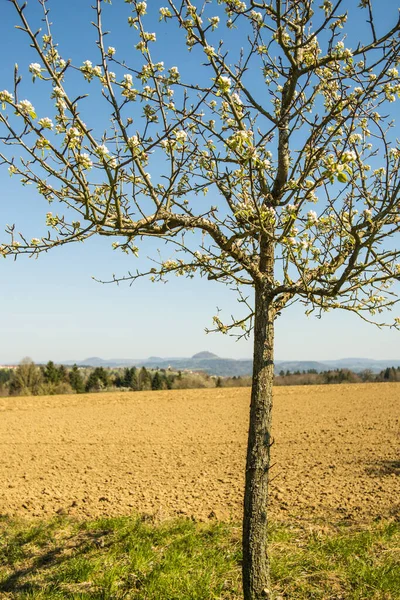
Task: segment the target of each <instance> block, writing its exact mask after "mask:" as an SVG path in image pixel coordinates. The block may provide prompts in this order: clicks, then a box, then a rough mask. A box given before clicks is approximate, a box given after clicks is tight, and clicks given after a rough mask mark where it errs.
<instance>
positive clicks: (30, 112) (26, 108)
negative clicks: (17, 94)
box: [17, 100, 36, 119]
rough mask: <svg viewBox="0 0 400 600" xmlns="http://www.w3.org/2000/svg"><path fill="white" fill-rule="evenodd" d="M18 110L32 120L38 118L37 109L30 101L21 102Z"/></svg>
mask: <svg viewBox="0 0 400 600" xmlns="http://www.w3.org/2000/svg"><path fill="white" fill-rule="evenodd" d="M17 108H19V110H20V111H21V112H22V113H23V114H24V115H26V116H30V117H31V118H32V119H34V118H35V117H36V114H35V109H34V107H33V105H32V104H31V102H29V100H21V102H19V103H18V104H17Z"/></svg>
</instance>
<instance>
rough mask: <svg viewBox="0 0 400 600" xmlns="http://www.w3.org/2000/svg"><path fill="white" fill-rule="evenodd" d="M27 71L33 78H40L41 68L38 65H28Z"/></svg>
mask: <svg viewBox="0 0 400 600" xmlns="http://www.w3.org/2000/svg"><path fill="white" fill-rule="evenodd" d="M29 71H30V72H31V73H32V75H33V78H35V77H40V75H41V73H42V67H41V66H40V65H39V63H31V64H30V65H29Z"/></svg>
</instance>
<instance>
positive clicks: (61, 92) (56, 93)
mask: <svg viewBox="0 0 400 600" xmlns="http://www.w3.org/2000/svg"><path fill="white" fill-rule="evenodd" d="M53 94H54V96H55V97H56V98H64V96H65V92H64V90H63V89H62V88H60V87H58V86H57V85H56V86H55V88H53Z"/></svg>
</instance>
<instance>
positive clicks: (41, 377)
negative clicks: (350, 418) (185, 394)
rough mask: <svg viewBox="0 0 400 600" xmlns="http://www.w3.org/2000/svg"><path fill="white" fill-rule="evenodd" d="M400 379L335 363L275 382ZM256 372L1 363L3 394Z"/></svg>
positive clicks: (147, 387) (177, 383) (177, 382)
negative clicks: (337, 366)
mask: <svg viewBox="0 0 400 600" xmlns="http://www.w3.org/2000/svg"><path fill="white" fill-rule="evenodd" d="M387 381H391V382H396V381H399V382H400V367H387V368H386V369H383V370H382V371H381V372H380V373H377V374H376V373H373V372H372V371H371V370H370V369H366V370H364V371H361V372H360V373H355V372H354V371H351V370H350V369H334V370H329V371H323V372H321V373H319V372H318V371H316V370H315V369H308V370H307V371H306V370H303V371H300V370H297V371H294V372H291V371H289V370H286V371H284V370H281V371H280V372H279V373H278V374H276V375H275V378H274V385H276V386H282V385H325V384H341V383H374V382H375V383H377V382H387ZM250 385H251V376H250V375H248V376H240V375H239V376H233V377H215V376H212V375H209V374H207V373H204V372H190V371H172V370H169V369H168V370H167V369H146V367H141V368H137V367H126V368H119V369H112V368H104V367H78V366H77V365H76V364H75V365H73V366H72V367H66V366H64V365H56V364H55V363H54V362H53V361H51V360H50V361H49V362H48V363H47V364H46V365H36V364H35V363H34V362H33V361H32V360H30V359H24V360H23V361H22V362H21V364H20V365H18V367H17V368H15V369H9V368H2V369H0V396H38V395H43V396H44V395H54V394H73V393H77V394H83V393H91V392H102V391H113V390H114V391H117V390H119V391H134V392H139V391H158V390H172V389H193V388H214V387H217V388H222V387H248V386H250Z"/></svg>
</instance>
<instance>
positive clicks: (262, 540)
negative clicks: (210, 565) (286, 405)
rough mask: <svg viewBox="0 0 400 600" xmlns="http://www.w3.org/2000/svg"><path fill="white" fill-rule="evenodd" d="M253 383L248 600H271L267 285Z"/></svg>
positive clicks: (259, 294) (258, 311) (261, 292)
mask: <svg viewBox="0 0 400 600" xmlns="http://www.w3.org/2000/svg"><path fill="white" fill-rule="evenodd" d="M254 319H255V321H254V356H253V361H254V362H253V382H252V391H251V407H250V425H249V437H248V446H247V463H246V487H245V498H244V515H243V594H244V599H245V600H261V599H263V600H265V599H271V598H272V592H271V582H270V572H269V558H268V552H267V524H268V518H267V507H268V480H269V468H270V448H271V411H272V386H273V378H274V313H273V310H272V307H271V303H270V300H269V298H268V294H267V291H266V286H264V287H263V286H261V285H257V286H256V289H255V317H254Z"/></svg>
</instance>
